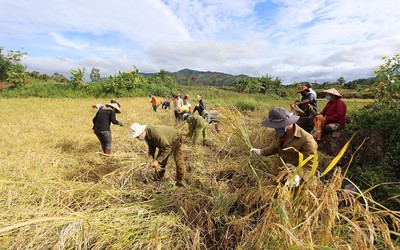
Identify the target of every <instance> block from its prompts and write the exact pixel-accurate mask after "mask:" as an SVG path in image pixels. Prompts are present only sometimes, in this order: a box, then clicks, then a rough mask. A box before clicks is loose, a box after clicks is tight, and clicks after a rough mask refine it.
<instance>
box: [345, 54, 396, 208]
mask: <svg viewBox="0 0 400 250" xmlns="http://www.w3.org/2000/svg"><path fill="white" fill-rule="evenodd" d="M383 60H384V63H383V64H382V65H381V66H380V68H379V70H376V71H375V74H376V78H377V81H376V82H375V83H374V85H373V86H372V87H371V88H367V89H365V91H366V92H371V93H372V94H373V95H374V97H375V98H374V100H375V102H374V103H373V104H372V105H369V106H368V107H367V108H363V109H358V110H357V112H353V115H352V117H353V118H352V119H353V121H352V123H351V124H350V126H349V129H350V130H351V131H358V132H359V133H360V134H361V135H365V136H369V135H370V134H371V133H372V132H373V131H375V132H376V131H378V133H379V134H381V135H382V137H383V138H384V139H385V142H384V145H383V146H384V154H383V156H382V157H374V158H368V159H366V158H360V157H358V158H356V164H355V167H354V168H352V169H351V170H350V174H351V175H353V176H354V177H355V180H356V181H357V183H360V185H361V186H362V187H364V188H366V187H371V186H376V185H377V187H376V188H374V190H373V191H372V192H373V195H374V197H376V198H377V199H378V200H382V201H383V200H384V201H385V205H387V206H389V207H398V204H399V203H398V202H396V201H395V199H394V198H392V197H395V196H396V195H398V194H399V193H400V186H399V185H398V184H397V185H380V184H381V183H396V182H397V183H398V180H399V179H400V142H399V138H400V131H399V124H400V112H399V111H400V105H399V99H400V54H396V55H395V56H393V57H392V58H389V57H384V58H383ZM376 146H379V145H376ZM378 149H379V148H376V150H377V151H378Z"/></svg>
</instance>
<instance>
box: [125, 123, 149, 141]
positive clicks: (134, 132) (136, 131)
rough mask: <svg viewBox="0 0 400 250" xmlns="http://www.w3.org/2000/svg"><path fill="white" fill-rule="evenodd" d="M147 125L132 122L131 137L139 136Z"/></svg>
mask: <svg viewBox="0 0 400 250" xmlns="http://www.w3.org/2000/svg"><path fill="white" fill-rule="evenodd" d="M146 127H147V126H146V125H140V124H139V123H134V124H132V125H131V127H130V130H131V133H130V135H129V138H136V137H138V136H139V135H140V134H141V133H142V132H143V131H144V130H145V129H146Z"/></svg>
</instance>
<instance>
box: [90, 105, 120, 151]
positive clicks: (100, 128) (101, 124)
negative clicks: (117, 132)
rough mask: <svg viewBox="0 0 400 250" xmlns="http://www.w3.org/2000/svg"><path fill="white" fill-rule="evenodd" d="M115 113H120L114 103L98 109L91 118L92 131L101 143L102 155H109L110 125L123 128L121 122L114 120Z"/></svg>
mask: <svg viewBox="0 0 400 250" xmlns="http://www.w3.org/2000/svg"><path fill="white" fill-rule="evenodd" d="M116 113H121V109H120V108H119V106H118V105H117V104H116V103H111V104H106V106H105V107H102V108H100V109H99V110H98V111H97V113H96V116H95V117H94V118H93V131H94V133H95V134H96V136H97V138H98V139H99V141H100V143H101V149H102V150H103V152H104V154H111V142H112V137H111V130H110V124H111V123H113V124H115V125H119V126H123V123H122V122H119V121H118V120H117V119H116Z"/></svg>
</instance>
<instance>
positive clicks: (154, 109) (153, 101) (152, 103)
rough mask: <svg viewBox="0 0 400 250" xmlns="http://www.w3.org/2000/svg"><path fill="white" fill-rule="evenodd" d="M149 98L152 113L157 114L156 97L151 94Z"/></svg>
mask: <svg viewBox="0 0 400 250" xmlns="http://www.w3.org/2000/svg"><path fill="white" fill-rule="evenodd" d="M149 97H150V98H151V107H152V109H153V111H154V112H157V108H158V103H157V99H156V97H155V96H154V95H152V94H150V95H149Z"/></svg>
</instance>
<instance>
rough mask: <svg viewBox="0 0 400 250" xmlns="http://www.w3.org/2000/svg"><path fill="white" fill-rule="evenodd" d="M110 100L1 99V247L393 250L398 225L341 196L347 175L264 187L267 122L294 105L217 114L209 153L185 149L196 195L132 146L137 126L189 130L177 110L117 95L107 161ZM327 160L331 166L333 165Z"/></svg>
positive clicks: (382, 212)
mask: <svg viewBox="0 0 400 250" xmlns="http://www.w3.org/2000/svg"><path fill="white" fill-rule="evenodd" d="M161 100H162V99H159V101H161ZM109 101H110V100H109V99H40V98H27V99H0V105H1V107H2V112H0V118H1V122H0V130H1V133H0V142H1V144H0V170H1V172H0V173H1V175H0V249H289V248H291V247H292V248H293V247H294V248H305V249H320V246H329V247H331V248H332V249H342V248H346V249H347V248H349V249H375V248H374V245H377V246H382V247H378V248H377V249H395V246H394V244H393V242H392V240H391V238H390V235H391V234H392V235H393V234H395V233H394V232H396V231H397V230H398V228H400V220H399V219H398V217H396V216H395V215H394V212H392V211H387V210H386V209H384V208H382V207H379V206H375V203H374V201H373V200H372V199H371V197H369V196H367V195H365V196H364V194H362V193H360V195H359V196H358V197H357V198H356V196H353V195H349V193H348V192H346V191H343V190H342V186H343V185H342V182H343V181H344V179H345V177H343V176H341V173H340V171H336V170H333V172H334V173H333V174H332V179H331V180H330V181H326V180H324V179H320V178H314V179H313V180H312V181H310V182H309V183H307V185H305V186H304V187H303V190H302V192H301V193H300V194H299V195H297V191H296V192H292V191H293V190H290V189H288V188H287V187H284V186H283V187H272V186H267V185H266V181H267V179H268V168H269V167H271V166H272V164H273V162H274V161H275V160H276V158H275V159H274V157H269V158H260V157H258V156H256V155H254V154H253V155H251V154H250V153H249V149H250V147H251V146H254V147H258V148H260V147H263V146H266V145H268V144H269V143H270V142H271V136H272V134H273V131H272V130H270V129H266V128H264V127H262V126H261V124H260V122H261V121H262V120H263V118H264V117H266V115H267V113H268V110H269V108H270V107H272V106H273V105H274V106H282V105H283V106H285V105H286V103H289V102H288V101H285V100H280V101H277V102H276V103H275V102H274V103H273V104H272V103H262V105H263V106H262V107H261V108H260V109H259V110H257V111H254V112H238V111H237V110H235V109H233V108H228V107H229V106H226V107H218V109H219V111H221V112H222V114H223V115H224V118H223V119H222V124H221V128H222V133H221V134H220V135H219V134H217V133H216V131H215V129H214V127H213V126H212V125H211V126H209V131H208V133H209V141H210V145H208V146H207V147H203V146H197V147H193V146H192V145H191V143H190V140H189V139H186V140H185V142H184V146H183V149H184V153H185V155H184V159H185V163H186V166H187V169H188V174H189V180H190V182H189V185H188V187H187V188H177V187H175V185H174V184H175V167H174V162H173V159H171V158H170V161H169V164H168V166H167V172H166V176H165V177H164V179H163V180H162V181H159V182H155V181H153V180H152V170H151V169H149V168H148V163H149V159H148V158H147V146H146V144H145V143H144V142H140V141H138V140H136V139H134V140H132V139H129V138H128V134H129V125H130V124H132V123H134V122H139V123H144V124H152V125H156V124H164V125H170V126H174V127H177V128H179V129H181V130H182V132H183V133H186V132H187V125H186V124H185V123H184V122H180V123H177V122H175V119H174V116H173V111H172V110H170V111H165V110H161V109H160V110H159V111H158V112H157V113H154V112H153V111H152V110H151V104H150V100H149V98H132V99H118V101H119V102H120V103H121V104H122V113H121V114H117V119H118V120H119V121H122V122H125V123H126V125H125V126H124V127H119V126H114V125H112V127H111V131H112V135H113V146H112V155H111V156H105V155H103V154H102V153H101V147H100V143H99V141H98V139H97V137H96V136H95V135H94V133H93V131H92V118H93V117H94V116H95V113H96V110H94V109H92V107H91V105H92V104H96V103H103V104H106V103H109ZM278 103H279V104H278ZM283 103H284V104H283ZM322 105H323V104H322ZM360 105H362V103H360V102H358V101H355V102H352V103H351V104H350V105H348V106H350V107H351V109H355V108H357V107H358V106H360ZM210 106H212V105H209V107H210ZM318 159H319V162H320V164H319V165H320V168H321V169H322V170H323V169H325V168H326V167H327V166H328V164H329V161H330V160H331V158H329V157H324V156H323V155H322V154H321V155H320V154H319V158H318ZM342 194H346V196H344V197H345V201H346V203H345V205H344V206H342V207H340V206H338V202H339V201H340V200H342V202H343V196H342ZM360 197H361V198H360ZM365 202H368V204H369V206H365V205H364V203H365ZM374 207H378V209H377V208H374ZM387 218H390V219H391V221H392V223H393V225H391V226H390V227H388V225H387V224H386V219H387ZM393 230H394V232H393Z"/></svg>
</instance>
